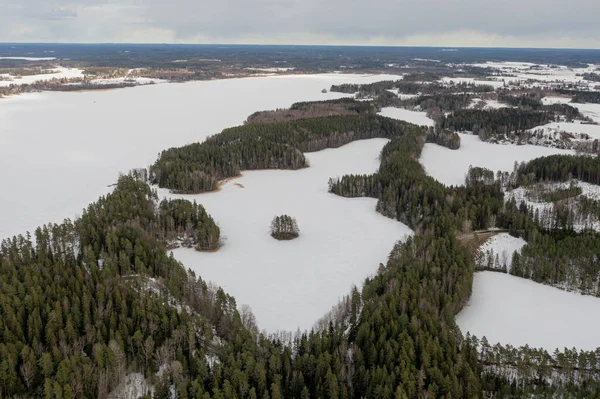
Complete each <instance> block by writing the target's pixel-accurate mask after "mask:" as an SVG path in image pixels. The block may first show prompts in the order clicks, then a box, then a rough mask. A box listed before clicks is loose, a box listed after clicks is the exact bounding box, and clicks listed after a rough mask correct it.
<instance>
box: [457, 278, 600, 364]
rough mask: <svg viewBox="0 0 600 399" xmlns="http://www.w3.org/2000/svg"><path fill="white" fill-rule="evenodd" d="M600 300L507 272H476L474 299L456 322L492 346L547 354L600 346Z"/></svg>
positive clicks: (593, 348)
mask: <svg viewBox="0 0 600 399" xmlns="http://www.w3.org/2000/svg"><path fill="white" fill-rule="evenodd" d="M598 313H600V299H599V298H595V297H591V296H583V295H580V294H576V293H573V292H567V291H563V290H560V289H558V288H553V287H550V286H547V285H543V284H538V283H535V282H533V281H531V280H526V279H522V278H519V277H515V276H511V275H508V274H504V273H497V272H479V273H475V278H474V281H473V295H472V296H471V299H470V300H469V302H468V303H467V305H466V306H465V308H464V309H463V310H462V311H461V312H460V313H459V314H458V316H457V318H456V321H457V324H458V325H459V327H460V328H461V330H462V332H463V334H466V333H467V332H470V333H471V334H472V335H476V336H477V337H479V338H482V337H483V336H485V337H487V339H488V341H489V343H490V344H491V345H494V344H496V343H501V344H503V345H506V344H510V345H512V346H524V345H529V346H530V347H538V348H539V347H541V348H544V349H546V350H547V351H549V352H553V351H554V350H555V349H559V350H562V349H563V348H565V347H567V348H572V347H575V348H577V349H580V350H595V349H596V348H597V347H599V346H600V335H598V329H599V328H600V318H598V317H594V316H592V315H597V314H598Z"/></svg>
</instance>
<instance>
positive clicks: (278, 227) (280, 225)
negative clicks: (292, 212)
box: [271, 215, 300, 240]
mask: <svg viewBox="0 0 600 399" xmlns="http://www.w3.org/2000/svg"><path fill="white" fill-rule="evenodd" d="M299 235H300V229H299V228H298V222H296V219H295V218H293V217H291V216H289V215H280V216H275V217H274V218H273V221H272V222H271V237H273V238H275V239H277V240H293V239H294V238H298V236H299Z"/></svg>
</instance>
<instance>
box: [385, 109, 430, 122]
mask: <svg viewBox="0 0 600 399" xmlns="http://www.w3.org/2000/svg"><path fill="white" fill-rule="evenodd" d="M379 115H381V116H387V117H388V118H392V119H398V120H402V121H406V122H410V123H414V124H415V125H420V126H434V125H435V122H434V121H433V119H431V118H429V117H427V114H426V113H425V112H421V111H410V110H408V109H404V108H395V107H385V108H382V109H381V112H379Z"/></svg>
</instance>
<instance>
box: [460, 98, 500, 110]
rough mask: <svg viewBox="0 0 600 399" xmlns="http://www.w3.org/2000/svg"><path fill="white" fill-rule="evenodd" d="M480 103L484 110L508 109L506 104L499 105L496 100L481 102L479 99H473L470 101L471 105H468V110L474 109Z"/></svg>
mask: <svg viewBox="0 0 600 399" xmlns="http://www.w3.org/2000/svg"><path fill="white" fill-rule="evenodd" d="M480 103H484V104H485V105H484V106H483V109H484V110H490V109H500V108H508V104H505V103H501V102H500V101H497V100H482V99H481V98H474V99H473V100H471V104H469V107H468V108H476V107H477V106H478V105H479V104H480Z"/></svg>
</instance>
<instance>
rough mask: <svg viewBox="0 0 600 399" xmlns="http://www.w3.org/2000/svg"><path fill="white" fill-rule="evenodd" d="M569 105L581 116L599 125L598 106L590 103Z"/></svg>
mask: <svg viewBox="0 0 600 399" xmlns="http://www.w3.org/2000/svg"><path fill="white" fill-rule="evenodd" d="M569 105H571V106H573V107H575V108H577V109H579V112H581V113H582V114H583V116H587V117H589V118H591V119H592V120H593V121H594V122H596V123H600V104H591V103H585V104H580V103H569Z"/></svg>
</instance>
